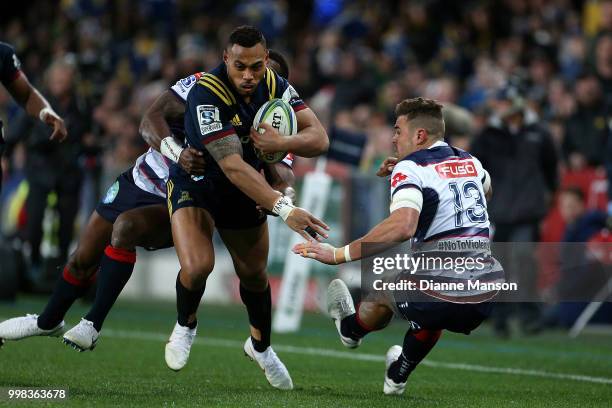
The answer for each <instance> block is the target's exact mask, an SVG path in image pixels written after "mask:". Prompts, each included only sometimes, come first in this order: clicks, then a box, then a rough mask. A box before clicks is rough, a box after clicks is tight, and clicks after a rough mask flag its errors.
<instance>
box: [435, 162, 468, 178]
mask: <svg viewBox="0 0 612 408" xmlns="http://www.w3.org/2000/svg"><path fill="white" fill-rule="evenodd" d="M435 169H436V171H437V172H438V174H439V175H440V177H442V178H457V177H476V176H477V175H478V174H477V173H476V166H474V163H473V162H471V161H467V162H446V163H440V164H438V165H436V166H435Z"/></svg>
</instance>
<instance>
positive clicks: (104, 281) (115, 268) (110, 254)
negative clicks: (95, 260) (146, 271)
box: [85, 245, 136, 331]
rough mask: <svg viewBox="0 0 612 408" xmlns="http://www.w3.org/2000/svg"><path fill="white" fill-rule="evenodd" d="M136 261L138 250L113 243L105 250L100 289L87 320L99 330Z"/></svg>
mask: <svg viewBox="0 0 612 408" xmlns="http://www.w3.org/2000/svg"><path fill="white" fill-rule="evenodd" d="M134 263H136V252H134V251H128V250H126V249H120V248H115V247H113V246H111V245H109V246H107V247H106V249H105V250H104V255H103V256H102V260H101V261H100V271H99V274H98V275H99V276H98V289H97V290H96V299H95V300H94V304H93V306H92V307H91V309H90V310H89V313H88V314H87V316H85V319H86V320H89V321H91V322H93V326H94V328H95V329H96V330H97V331H100V330H101V329H102V324H103V323H104V319H106V316H107V315H108V312H110V310H111V308H112V307H113V305H114V304H115V301H116V300H117V298H118V297H119V294H120V293H121V291H122V290H123V288H124V287H125V285H126V283H127V282H128V280H130V276H132V271H133V270H134Z"/></svg>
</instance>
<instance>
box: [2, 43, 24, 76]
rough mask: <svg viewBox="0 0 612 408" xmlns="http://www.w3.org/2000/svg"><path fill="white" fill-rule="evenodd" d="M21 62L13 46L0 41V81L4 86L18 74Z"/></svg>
mask: <svg viewBox="0 0 612 408" xmlns="http://www.w3.org/2000/svg"><path fill="white" fill-rule="evenodd" d="M20 67H21V63H20V62H19V59H18V58H17V55H16V54H15V50H14V49H13V47H11V46H10V45H8V44H7V43H3V42H0V82H2V84H3V85H4V86H6V85H8V84H10V83H11V82H13V81H14V80H15V79H17V77H18V76H19V73H20V72H21V70H20Z"/></svg>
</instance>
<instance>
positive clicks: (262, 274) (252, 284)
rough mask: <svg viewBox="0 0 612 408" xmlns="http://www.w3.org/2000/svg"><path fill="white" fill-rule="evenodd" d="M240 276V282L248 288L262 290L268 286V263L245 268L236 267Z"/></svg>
mask: <svg viewBox="0 0 612 408" xmlns="http://www.w3.org/2000/svg"><path fill="white" fill-rule="evenodd" d="M236 270H237V272H238V276H239V278H240V284H241V285H242V286H244V287H245V288H246V289H248V290H253V291H261V290H264V289H265V288H266V287H267V286H268V274H267V273H266V263H265V262H263V263H261V264H260V265H251V266H250V268H249V267H244V268H236Z"/></svg>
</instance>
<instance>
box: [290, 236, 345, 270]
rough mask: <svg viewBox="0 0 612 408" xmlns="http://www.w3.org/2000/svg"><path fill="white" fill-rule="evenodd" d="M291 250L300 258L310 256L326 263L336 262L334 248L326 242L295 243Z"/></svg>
mask: <svg viewBox="0 0 612 408" xmlns="http://www.w3.org/2000/svg"><path fill="white" fill-rule="evenodd" d="M291 250H292V251H293V253H294V254H297V255H300V256H301V257H302V258H312V259H314V260H316V261H319V262H322V263H324V264H328V265H336V264H337V262H336V258H335V256H334V252H335V251H336V248H335V247H333V246H331V245H329V244H327V243H321V242H312V241H307V242H302V243H300V244H297V245H296V246H294V247H293V248H292V249H291Z"/></svg>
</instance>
